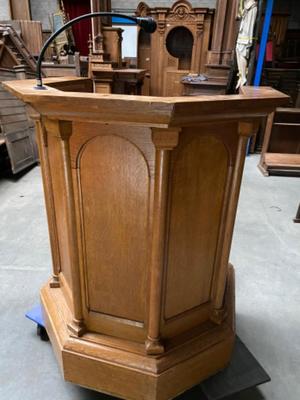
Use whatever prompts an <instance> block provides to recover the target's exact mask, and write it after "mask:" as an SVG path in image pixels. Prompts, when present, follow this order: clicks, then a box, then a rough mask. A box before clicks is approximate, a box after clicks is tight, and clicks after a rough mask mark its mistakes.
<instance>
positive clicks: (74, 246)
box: [52, 121, 85, 336]
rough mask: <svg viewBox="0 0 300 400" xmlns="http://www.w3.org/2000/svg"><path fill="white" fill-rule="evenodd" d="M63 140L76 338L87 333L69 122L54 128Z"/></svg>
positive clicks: (62, 149)
mask: <svg viewBox="0 0 300 400" xmlns="http://www.w3.org/2000/svg"><path fill="white" fill-rule="evenodd" d="M52 129H54V130H55V131H56V134H57V136H58V137H59V138H60V139H61V157H62V162H63V168H64V170H63V175H64V181H65V190H66V193H65V212H66V220H67V225H68V229H67V232H68V242H69V248H70V254H69V257H70V262H71V265H72V271H71V280H72V288H73V296H72V300H73V319H72V321H71V322H70V323H69V324H68V329H69V331H70V333H72V334H73V335H75V336H81V335H82V334H83V333H84V332H85V326H84V321H83V310H82V297H81V284H80V268H79V255H78V243H77V233H76V213H75V199H74V188H73V180H72V170H71V158H70V145H69V139H70V136H71V135H72V123H71V122H69V121H56V122H55V123H54V127H53V128H52Z"/></svg>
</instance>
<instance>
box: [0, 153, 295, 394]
mask: <svg viewBox="0 0 300 400" xmlns="http://www.w3.org/2000/svg"><path fill="white" fill-rule="evenodd" d="M257 163H258V157H257V156H251V157H248V158H247V161H246V168H245V175H244V180H243V185H242V192H241V197H240V203H239V210H238V216H237V223H236V228H235V234H234V242H233V247H232V252H231V261H232V263H233V264H234V265H235V267H236V277H237V288H236V296H237V332H238V335H239V336H240V338H241V339H242V340H243V341H244V343H245V344H246V345H247V347H248V348H249V349H250V350H251V352H252V353H253V354H254V355H255V356H256V358H257V359H258V360H259V361H260V363H261V364H262V365H263V366H264V368H265V369H266V370H267V372H268V373H269V374H270V375H271V377H272V382H271V383H268V384H266V385H263V386H262V387H261V388H260V389H259V390H251V391H248V392H247V393H243V394H240V395H238V396H234V397H231V398H230V400H263V399H267V400H283V399H287V400H299V399H300V224H294V223H293V218H294V217H295V215H296V211H297V207H298V204H299V202H300V180H299V179H298V178H286V177H269V178H264V177H263V176H262V175H261V174H260V172H259V171H258V169H257V168H256V165H257ZM50 268H51V258H50V252H49V244H48V232H47V225H46V216H45V210H44V200H43V193H42V185H41V177H40V168H39V167H35V168H33V169H31V170H30V171H28V172H27V173H26V174H24V175H23V176H21V177H18V179H14V178H9V177H0V278H1V284H0V334H1V336H0V338H1V341H0V399H1V400H2V399H3V400H4V399H5V400H20V399H22V400H37V399H43V400H69V399H70V400H91V399H93V400H104V399H107V400H108V399H112V398H111V397H109V396H105V395H102V394H99V393H95V392H92V391H89V390H85V389H82V388H79V387H76V386H74V385H72V384H69V383H65V382H64V381H63V380H62V377H61V375H60V371H59V369H58V365H57V363H56V360H55V358H54V355H53V352H52V349H51V345H50V343H49V342H48V343H46V342H42V341H40V340H39V338H38V337H37V336H36V330H35V326H34V324H33V323H32V322H30V321H29V320H27V319H25V317H24V314H25V312H26V311H27V310H28V309H30V308H31V307H32V306H33V305H35V304H37V303H38V301H39V288H40V286H41V285H42V284H43V283H44V282H45V281H46V279H47V278H48V276H49V275H50ZM185 398H186V396H181V397H180V399H185ZM203 399H204V398H203ZM195 400H201V399H200V398H199V397H197V399H195ZM228 400H229V399H228Z"/></svg>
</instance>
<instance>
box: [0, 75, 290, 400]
mask: <svg viewBox="0 0 300 400" xmlns="http://www.w3.org/2000/svg"><path fill="white" fill-rule="evenodd" d="M76 81H77V82H78V80H77V79H76V78H74V79H73V80H71V81H69V82H68V83H66V82H63V81H62V80H58V81H54V80H53V79H52V80H51V79H50V80H47V82H48V86H47V90H43V91H36V90H34V89H33V83H32V82H28V81H24V82H12V83H10V82H8V83H7V84H6V87H7V88H8V89H9V90H11V91H13V92H14V93H15V94H16V95H17V96H19V97H21V98H22V99H23V100H24V101H25V102H28V103H30V104H31V106H32V107H33V108H34V109H35V111H36V112H37V113H38V114H39V115H40V117H38V116H37V115H36V114H35V118H36V125H37V129H38V139H39V149H40V156H41V163H42V172H43V180H44V190H45V199H46V206H47V214H48V222H49V233H50V240H51V248H52V257H53V277H52V279H51V280H50V281H49V282H48V283H47V284H46V285H45V286H44V287H43V288H42V291H41V299H42V304H43V310H44V316H45V321H46V327H47V331H48V333H49V335H50V339H51V342H52V344H53V347H54V350H55V353H56V356H57V358H58V360H59V362H60V365H61V368H62V371H63V374H64V378H65V379H66V380H68V381H71V382H73V383H76V384H79V385H82V386H86V387H89V388H93V389H95V390H98V391H102V392H105V393H110V394H112V395H115V396H118V397H122V398H127V399H136V400H140V399H145V400H154V399H159V400H164V399H170V398H173V397H175V396H176V395H178V394H179V393H182V392H183V391H185V390H186V389H188V388H190V387H192V386H193V385H195V384H197V383H199V382H200V381H201V380H203V379H205V378H207V377H208V376H210V375H212V374H214V373H216V372H217V371H219V370H220V369H222V368H224V367H225V366H226V365H227V363H228V362H229V360H230V357H231V352H232V348H233V343H234V338H235V326H234V317H235V308H234V271H233V267H232V266H231V265H230V264H229V253H230V246H231V239H232V232H233V227H234V220H235V214H236V209H237V203H238V197H239V189H240V183H241V178H242V173H243V165H244V159H245V154H246V147H247V141H248V138H249V136H250V135H251V134H252V125H253V123H255V121H256V120H257V119H258V118H260V117H261V116H263V115H267V114H269V113H271V112H272V111H273V110H274V109H275V107H276V106H278V105H280V104H282V102H284V101H285V100H286V96H285V95H283V94H281V93H279V92H276V91H275V90H273V89H268V88H262V89H253V88H245V94H243V95H233V96H227V97H224V96H215V97H209V98H208V97H204V98H200V97H199V98H192V97H184V98H183V97H177V98H176V97H168V98H163V97H145V96H125V95H113V94H111V95H104V94H98V93H97V94H92V93H79V92H77V93H76V92H75V91H74V92H72V91H68V92H64V91H62V90H61V89H63V88H67V89H68V90H70V89H71V87H72V84H73V85H74V88H78V85H76ZM83 81H84V80H83V79H80V82H81V83H82V82H83ZM86 81H87V82H88V80H86ZM51 85H54V86H55V89H54V88H52V87H51ZM90 86H91V84H90V83H89V84H87V85H86V87H90Z"/></svg>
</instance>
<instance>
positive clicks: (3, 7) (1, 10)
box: [0, 0, 11, 21]
mask: <svg viewBox="0 0 300 400" xmlns="http://www.w3.org/2000/svg"><path fill="white" fill-rule="evenodd" d="M10 18H11V15H10V5H9V0H0V21H7V20H9V19H10Z"/></svg>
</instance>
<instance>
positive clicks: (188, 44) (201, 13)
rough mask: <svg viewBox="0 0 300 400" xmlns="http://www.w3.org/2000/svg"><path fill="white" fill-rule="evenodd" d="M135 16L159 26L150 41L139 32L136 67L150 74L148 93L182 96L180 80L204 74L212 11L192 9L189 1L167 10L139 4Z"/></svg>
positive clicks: (148, 35)
mask: <svg viewBox="0 0 300 400" xmlns="http://www.w3.org/2000/svg"><path fill="white" fill-rule="evenodd" d="M136 15H137V16H151V17H153V18H154V19H155V20H156V22H157V26H158V29H157V31H156V32H155V33H154V34H152V35H151V38H150V34H147V33H145V32H143V31H142V30H140V33H139V38H138V67H139V68H144V69H147V70H148V72H149V75H150V85H149V93H150V94H151V95H152V96H180V95H182V94H183V93H184V85H183V84H182V83H181V79H182V77H183V76H185V75H187V74H189V73H194V74H200V73H204V72H205V64H206V62H207V55H208V47H209V40H210V32H211V24H212V17H213V11H212V10H210V9H208V8H198V7H197V8H192V7H191V5H190V3H189V2H188V1H186V0H179V1H176V2H174V3H173V5H172V7H170V8H168V7H156V8H150V7H149V6H148V5H147V4H146V3H144V2H142V3H140V4H139V5H138V7H137V10H136ZM149 93H148V94H149ZM144 94H146V93H144Z"/></svg>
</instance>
